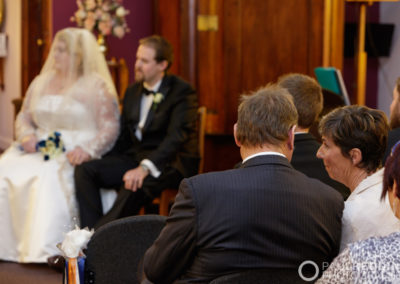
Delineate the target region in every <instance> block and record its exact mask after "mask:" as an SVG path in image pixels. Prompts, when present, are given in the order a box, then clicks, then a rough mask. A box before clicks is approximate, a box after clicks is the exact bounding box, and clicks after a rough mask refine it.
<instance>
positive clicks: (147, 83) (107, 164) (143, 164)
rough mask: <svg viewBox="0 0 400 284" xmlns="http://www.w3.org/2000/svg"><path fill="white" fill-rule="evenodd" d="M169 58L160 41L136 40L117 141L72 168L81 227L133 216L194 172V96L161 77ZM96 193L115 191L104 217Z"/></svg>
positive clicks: (172, 79)
mask: <svg viewBox="0 0 400 284" xmlns="http://www.w3.org/2000/svg"><path fill="white" fill-rule="evenodd" d="M172 58H173V52H172V46H171V44H170V43H169V42H168V41H167V40H166V39H164V38H163V37H160V36H156V35H154V36H150V37H147V38H143V39H141V40H140V41H139V48H138V50H137V53H136V63H135V80H136V83H135V84H134V85H132V86H130V87H129V88H128V89H127V90H126V93H125V97H124V101H123V110H122V115H121V124H120V134H119V137H118V139H117V142H116V144H115V146H114V148H113V150H111V151H110V153H108V154H107V155H106V156H104V157H103V158H101V159H97V160H92V161H89V162H86V163H83V164H82V165H80V166H77V167H76V169H75V186H76V194H77V199H78V202H79V209H80V218H81V226H82V227H85V226H88V227H89V228H93V227H98V226H100V225H102V224H104V223H107V222H109V221H112V220H114V219H117V218H122V217H125V216H130V215H134V214H137V213H138V211H139V210H140V208H141V207H142V206H143V205H146V204H148V203H150V202H151V201H152V199H153V198H154V197H156V196H157V195H159V194H160V193H161V191H162V190H163V189H165V188H177V187H178V185H179V183H180V181H181V180H182V178H183V177H189V176H192V175H194V174H195V173H197V166H198V159H199V156H198V141H197V130H196V121H197V107H198V103H197V96H196V93H195V91H194V90H193V88H192V87H191V86H190V85H189V84H188V83H187V82H185V81H183V80H182V79H180V78H179V77H177V76H174V75H169V74H166V72H167V70H168V68H169V67H170V66H171V64H172ZM100 188H105V189H115V188H120V190H119V193H118V197H117V200H116V202H115V204H114V206H113V208H112V209H111V210H110V212H109V213H107V214H106V215H105V216H103V213H102V212H103V211H102V203H101V199H100V193H99V189H100Z"/></svg>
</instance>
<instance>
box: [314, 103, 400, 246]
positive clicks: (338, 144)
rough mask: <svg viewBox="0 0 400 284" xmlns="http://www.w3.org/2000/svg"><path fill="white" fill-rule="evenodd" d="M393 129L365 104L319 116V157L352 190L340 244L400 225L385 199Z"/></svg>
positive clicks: (393, 229) (395, 229)
mask: <svg viewBox="0 0 400 284" xmlns="http://www.w3.org/2000/svg"><path fill="white" fill-rule="evenodd" d="M388 130H389V126H388V122H387V118H386V115H385V114H384V113H383V112H382V111H379V110H374V109H370V108H368V107H364V106H346V107H342V108H338V109H335V110H334V111H332V112H330V113H329V114H327V115H326V116H325V117H323V119H322V120H321V122H320V125H319V131H320V133H321V136H322V145H321V147H320V148H319V150H318V153H317V157H318V158H320V159H323V161H324V165H325V168H326V170H327V172H328V173H329V176H330V177H331V178H332V179H334V180H337V181H339V182H341V183H343V184H344V185H346V186H347V187H348V188H349V189H350V191H351V194H350V196H349V198H348V199H347V200H346V202H345V209H344V211H343V218H342V241H341V248H340V249H341V250H343V249H345V247H346V245H347V244H349V243H352V242H354V241H359V240H364V239H366V238H369V237H371V236H384V235H388V234H390V233H392V232H394V231H397V230H398V228H399V227H400V221H399V220H397V219H396V218H395V217H394V216H393V214H392V213H391V210H390V206H389V202H388V200H387V198H386V199H385V200H383V202H381V201H380V195H381V190H382V178H383V170H382V169H381V170H380V167H381V160H382V156H383V154H384V151H385V148H386V142H387V135H388ZM366 210H368V214H365V213H366Z"/></svg>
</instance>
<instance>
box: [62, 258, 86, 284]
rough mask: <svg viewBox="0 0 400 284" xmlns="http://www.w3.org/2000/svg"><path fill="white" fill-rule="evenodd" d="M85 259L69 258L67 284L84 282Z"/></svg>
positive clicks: (66, 273) (66, 272) (66, 268)
mask: <svg viewBox="0 0 400 284" xmlns="http://www.w3.org/2000/svg"><path fill="white" fill-rule="evenodd" d="M84 268H85V259H84V258H82V257H79V258H78V259H77V258H69V259H68V260H67V261H66V262H65V270H66V271H65V279H64V280H65V283H66V284H81V283H83V280H84Z"/></svg>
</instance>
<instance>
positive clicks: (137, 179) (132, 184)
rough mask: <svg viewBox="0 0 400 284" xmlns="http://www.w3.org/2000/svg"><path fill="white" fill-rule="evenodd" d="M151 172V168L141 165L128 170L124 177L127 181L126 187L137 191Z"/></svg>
mask: <svg viewBox="0 0 400 284" xmlns="http://www.w3.org/2000/svg"><path fill="white" fill-rule="evenodd" d="M148 174H149V170H146V169H144V168H143V167H141V166H139V167H137V168H134V169H132V170H129V171H127V172H126V173H125V174H124V177H123V178H122V179H123V181H124V182H125V188H126V189H128V190H132V191H133V192H135V191H136V190H138V189H139V188H141V187H142V185H143V180H144V178H145V177H147V175H148Z"/></svg>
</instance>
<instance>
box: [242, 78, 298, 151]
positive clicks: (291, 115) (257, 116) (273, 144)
mask: <svg viewBox="0 0 400 284" xmlns="http://www.w3.org/2000/svg"><path fill="white" fill-rule="evenodd" d="M296 123H297V111H296V107H295V106H294V103H293V100H292V97H291V96H290V94H289V93H288V91H287V90H286V89H284V88H281V87H278V86H276V85H268V86H266V87H264V88H261V89H259V90H258V91H256V92H255V93H253V94H252V95H243V96H242V98H241V103H240V105H239V109H238V121H237V123H236V124H235V127H234V133H235V140H236V143H237V145H238V146H239V147H241V152H242V157H243V155H244V153H243V150H245V152H246V150H249V149H251V150H252V152H254V151H255V152H257V151H261V150H262V149H263V148H265V147H267V148H269V149H270V150H277V151H280V152H283V153H284V154H285V155H286V156H287V157H288V159H290V158H291V154H292V152H293V137H294V128H295V125H296ZM245 156H246V155H245Z"/></svg>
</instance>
